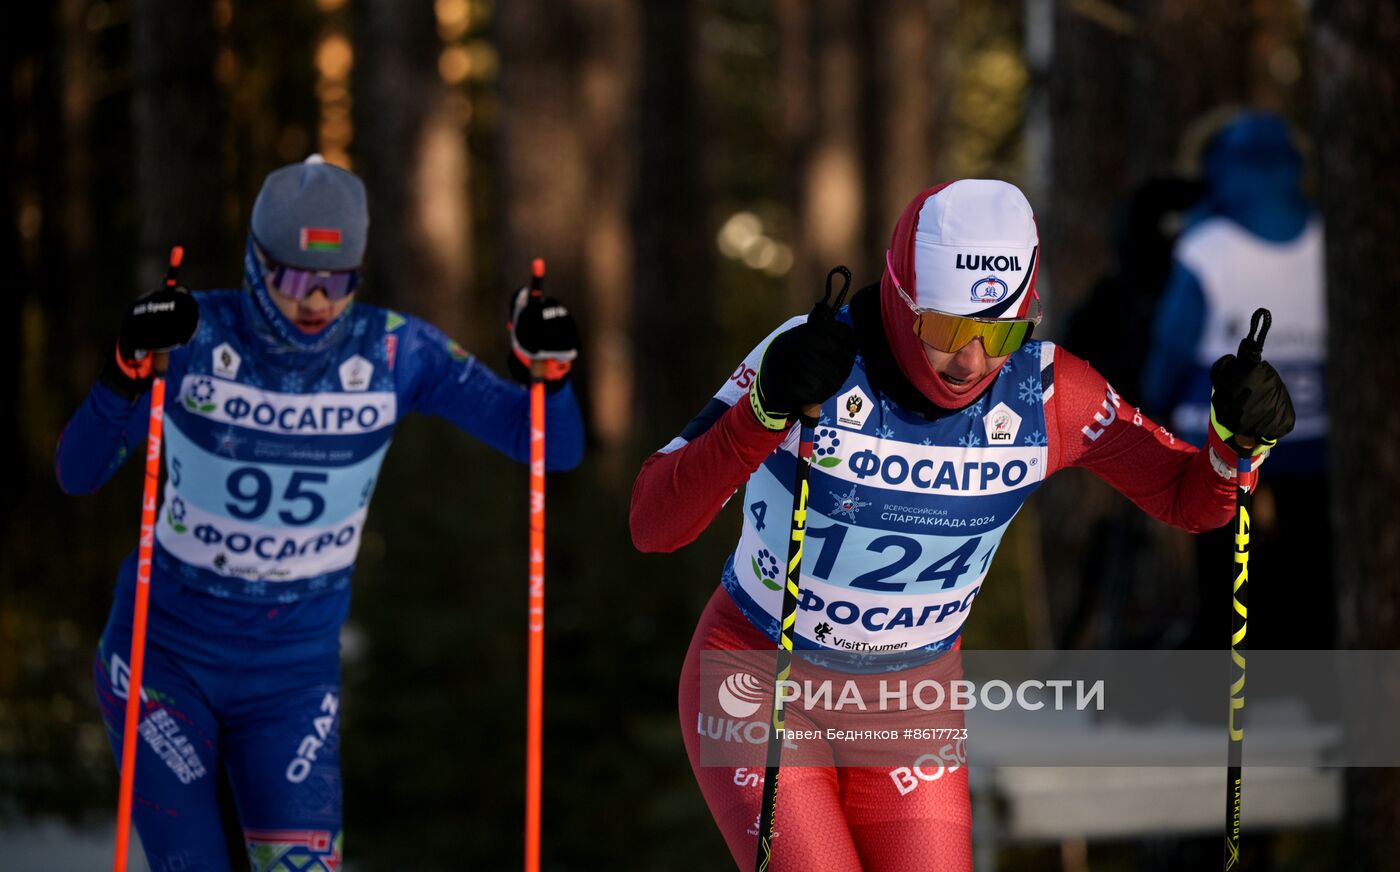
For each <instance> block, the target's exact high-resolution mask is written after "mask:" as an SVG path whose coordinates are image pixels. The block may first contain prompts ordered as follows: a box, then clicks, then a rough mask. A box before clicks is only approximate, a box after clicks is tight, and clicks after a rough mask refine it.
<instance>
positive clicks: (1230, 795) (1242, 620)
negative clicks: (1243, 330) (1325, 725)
mask: <svg viewBox="0 0 1400 872" xmlns="http://www.w3.org/2000/svg"><path fill="white" fill-rule="evenodd" d="M1271 323H1273V317H1272V316H1271V315H1270V314H1269V310H1268V309H1256V310H1255V311H1254V315H1253V316H1252V317H1251V318H1250V319H1249V333H1248V334H1247V335H1246V336H1245V337H1244V338H1243V339H1241V340H1240V349H1239V353H1238V354H1237V355H1236V357H1237V358H1238V359H1239V360H1240V361H1241V362H1243V363H1246V364H1248V365H1251V366H1252V365H1254V364H1257V363H1259V361H1260V360H1261V359H1262V357H1263V354H1264V337H1265V336H1266V335H1267V334H1268V332H1269V325H1270V324H1271ZM1256 333H1257V334H1258V336H1257V337H1256V336H1255V334H1256ZM1236 441H1237V442H1239V443H1240V447H1241V448H1244V449H1245V451H1246V453H1245V454H1241V455H1240V457H1239V461H1238V464H1237V466H1236V467H1235V469H1236V477H1235V557H1234V564H1235V583H1234V593H1233V603H1232V605H1233V607H1234V608H1233V612H1232V614H1231V616H1230V662H1231V663H1232V664H1233V666H1232V668H1231V670H1230V676H1231V682H1230V717H1229V722H1228V725H1227V726H1228V730H1229V734H1230V750H1229V759H1228V761H1227V763H1226V776H1225V782H1226V784H1225V868H1226V869H1227V870H1229V869H1233V868H1235V866H1236V865H1237V864H1238V863H1239V861H1240V794H1241V791H1242V789H1243V787H1244V778H1243V774H1242V772H1241V768H1242V765H1241V764H1242V763H1243V759H1244V676H1245V666H1244V660H1245V658H1244V653H1245V638H1244V637H1245V631H1246V630H1247V629H1248V627H1249V613H1248V611H1247V609H1246V607H1245V594H1246V593H1247V591H1246V589H1245V588H1246V585H1247V584H1248V583H1249V527H1250V512H1251V511H1252V509H1253V502H1254V491H1255V490H1256V489H1257V488H1258V476H1257V474H1256V473H1255V472H1254V471H1253V462H1252V461H1253V458H1251V457H1250V456H1249V454H1248V453H1247V452H1248V451H1249V450H1250V449H1252V448H1253V440H1247V439H1244V438H1242V437H1236ZM1234 667H1238V668H1239V678H1238V679H1237V680H1236V679H1235V678H1234Z"/></svg>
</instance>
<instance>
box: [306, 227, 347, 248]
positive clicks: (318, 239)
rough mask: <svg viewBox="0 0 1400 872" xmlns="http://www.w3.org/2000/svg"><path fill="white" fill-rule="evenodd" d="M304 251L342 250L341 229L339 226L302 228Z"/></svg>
mask: <svg viewBox="0 0 1400 872" xmlns="http://www.w3.org/2000/svg"><path fill="white" fill-rule="evenodd" d="M301 250H302V251H340V229H339V228H337V227H303V228H301Z"/></svg>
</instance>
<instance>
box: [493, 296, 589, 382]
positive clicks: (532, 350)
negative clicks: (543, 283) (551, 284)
mask: <svg viewBox="0 0 1400 872" xmlns="http://www.w3.org/2000/svg"><path fill="white" fill-rule="evenodd" d="M507 329H508V330H509V331H510V350H511V355H510V359H509V360H508V361H507V366H508V367H509V369H510V374H511V375H512V376H513V377H514V378H515V379H516V381H519V382H521V383H522V384H527V385H528V384H529V383H530V381H531V379H530V366H531V364H533V363H535V362H536V361H542V362H543V363H544V379H545V390H547V391H549V392H551V393H552V392H554V391H557V390H559V389H560V388H562V387H563V386H564V383H565V380H566V379H567V378H568V375H569V370H570V369H571V368H572V367H573V364H574V359H575V358H577V357H578V325H577V324H575V323H574V316H573V315H571V314H569V310H568V307H566V306H565V305H564V304H563V303H561V302H559V301H558V300H556V299H554V298H553V297H545V296H537V295H536V294H534V293H532V292H531V290H530V289H529V288H521V289H520V290H518V291H516V292H515V297H514V299H513V300H512V302H511V310H510V323H509V324H508V325H507Z"/></svg>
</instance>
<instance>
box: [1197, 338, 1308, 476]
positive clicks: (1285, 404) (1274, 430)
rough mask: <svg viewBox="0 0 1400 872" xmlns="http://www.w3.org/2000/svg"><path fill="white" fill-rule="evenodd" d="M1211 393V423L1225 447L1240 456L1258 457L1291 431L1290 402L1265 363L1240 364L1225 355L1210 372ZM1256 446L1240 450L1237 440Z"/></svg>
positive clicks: (1275, 372)
mask: <svg viewBox="0 0 1400 872" xmlns="http://www.w3.org/2000/svg"><path fill="white" fill-rule="evenodd" d="M1210 383H1211V386H1212V387H1213V388H1214V390H1213V391H1212V393H1211V400H1210V423H1211V426H1212V427H1214V428H1215V432H1216V434H1217V435H1219V436H1220V438H1221V439H1222V440H1224V442H1225V444H1226V445H1229V446H1230V448H1231V449H1233V450H1235V451H1236V452H1238V453H1240V454H1252V455H1258V454H1261V453H1263V452H1265V451H1267V450H1269V449H1270V448H1272V447H1273V446H1274V444H1275V443H1277V442H1278V440H1279V439H1282V438H1283V437H1284V436H1287V435H1288V433H1289V431H1291V430H1292V429H1293V423H1294V415H1293V400H1292V399H1291V398H1290V397H1289V396H1288V387H1287V386H1286V385H1284V383H1283V379H1282V378H1280V377H1279V374H1278V372H1277V370H1275V369H1274V368H1273V367H1272V366H1270V365H1269V362H1268V361H1267V360H1259V361H1251V360H1242V359H1240V358H1238V357H1236V356H1235V355H1233V354H1227V355H1225V356H1224V357H1222V358H1220V359H1219V360H1217V361H1216V362H1215V364H1214V365H1212V366H1211V368H1210ZM1241 436H1247V437H1249V438H1251V439H1253V440H1255V442H1256V443H1257V444H1255V445H1254V446H1253V447H1251V448H1249V449H1243V448H1241V447H1240V445H1239V443H1238V441H1237V437H1241Z"/></svg>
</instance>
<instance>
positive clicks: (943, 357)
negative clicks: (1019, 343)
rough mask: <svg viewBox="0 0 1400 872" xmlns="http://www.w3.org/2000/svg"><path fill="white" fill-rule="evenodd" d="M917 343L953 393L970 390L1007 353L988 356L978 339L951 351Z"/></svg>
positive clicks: (999, 366) (1001, 362)
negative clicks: (921, 346) (998, 355)
mask: <svg viewBox="0 0 1400 872" xmlns="http://www.w3.org/2000/svg"><path fill="white" fill-rule="evenodd" d="M920 344H922V345H923V347H924V357H926V358H928V362H929V366H932V367H933V371H934V372H935V373H937V374H938V377H939V378H941V379H942V380H943V383H944V384H945V385H947V386H948V389H949V390H951V391H952V392H953V393H955V394H961V393H965V392H967V391H970V390H972V388H973V386H974V385H976V384H977V383H978V382H980V381H981V380H982V379H984V378H986V377H987V376H989V375H991V374H992V373H994V372H996V371H997V370H998V369H1001V365H1002V364H1003V363H1006V359H1007V358H1008V357H1010V356H1011V355H1009V354H1003V355H1002V356H1001V357H988V356H987V350H986V349H985V348H983V347H982V340H981V339H980V338H979V339H974V340H972V341H971V342H969V343H967V344H966V345H964V346H963V347H962V348H960V349H958V350H957V351H954V352H952V353H949V352H947V351H939V350H938V349H936V348H933V347H931V346H930V345H928V344H927V343H920Z"/></svg>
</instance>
